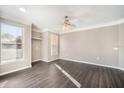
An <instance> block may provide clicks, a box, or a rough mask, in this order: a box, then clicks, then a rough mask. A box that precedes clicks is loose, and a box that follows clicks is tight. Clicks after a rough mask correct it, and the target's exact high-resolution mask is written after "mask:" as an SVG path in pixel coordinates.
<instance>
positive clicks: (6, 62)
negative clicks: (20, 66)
mask: <svg viewBox="0 0 124 93" xmlns="http://www.w3.org/2000/svg"><path fill="white" fill-rule="evenodd" d="M2 23H3V24H7V25H11V26H16V27H20V28H22V37H21V38H22V43H21V44H22V58H21V59H16V60H15V61H13V60H7V61H5V63H2V60H1V48H2V42H1V38H0V65H4V64H10V63H17V62H21V61H24V60H25V34H24V31H25V26H24V25H23V24H21V23H17V22H14V21H11V20H7V19H3V18H0V36H1V24H2Z"/></svg>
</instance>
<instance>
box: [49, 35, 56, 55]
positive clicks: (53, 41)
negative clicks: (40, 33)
mask: <svg viewBox="0 0 124 93" xmlns="http://www.w3.org/2000/svg"><path fill="white" fill-rule="evenodd" d="M50 40H51V56H54V55H58V35H57V34H51V35H50Z"/></svg>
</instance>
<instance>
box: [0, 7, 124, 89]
mask: <svg viewBox="0 0 124 93" xmlns="http://www.w3.org/2000/svg"><path fill="white" fill-rule="evenodd" d="M0 88H124V5H0Z"/></svg>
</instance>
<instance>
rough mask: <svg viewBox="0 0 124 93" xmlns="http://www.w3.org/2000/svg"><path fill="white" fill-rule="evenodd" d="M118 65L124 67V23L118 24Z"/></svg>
mask: <svg viewBox="0 0 124 93" xmlns="http://www.w3.org/2000/svg"><path fill="white" fill-rule="evenodd" d="M119 66H120V68H124V23H123V24H121V25H119Z"/></svg>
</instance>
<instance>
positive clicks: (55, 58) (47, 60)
mask: <svg viewBox="0 0 124 93" xmlns="http://www.w3.org/2000/svg"><path fill="white" fill-rule="evenodd" d="M57 59H59V58H55V59H51V60H44V59H41V61H44V62H52V61H55V60H57Z"/></svg>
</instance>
